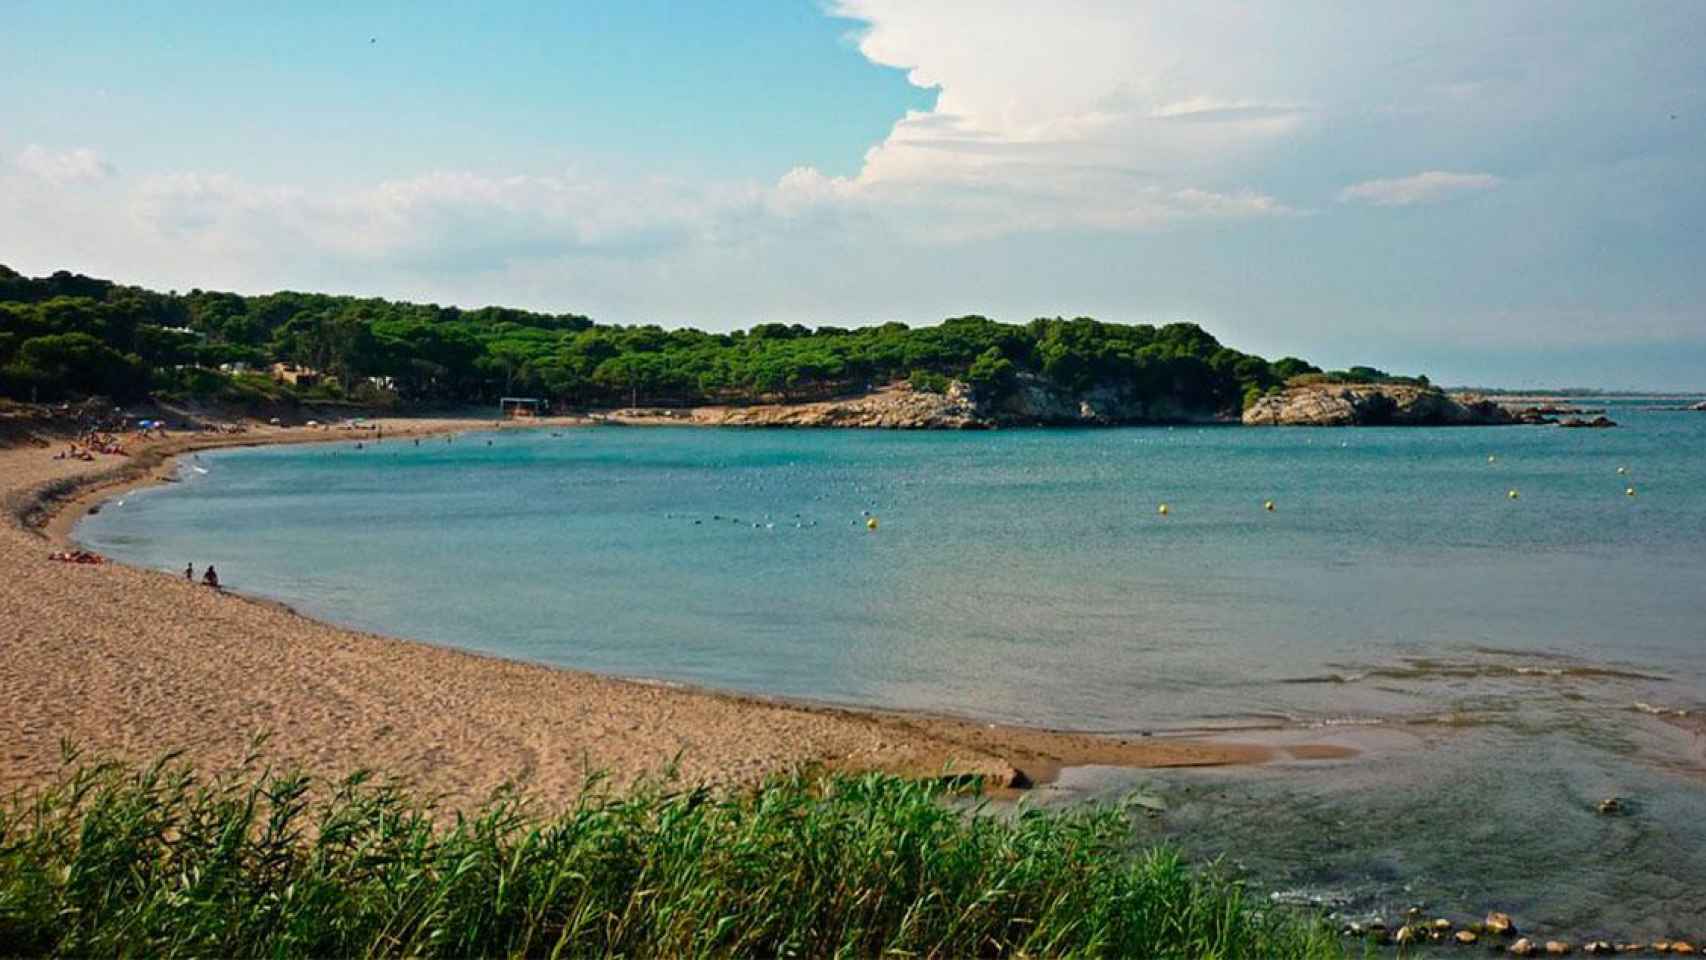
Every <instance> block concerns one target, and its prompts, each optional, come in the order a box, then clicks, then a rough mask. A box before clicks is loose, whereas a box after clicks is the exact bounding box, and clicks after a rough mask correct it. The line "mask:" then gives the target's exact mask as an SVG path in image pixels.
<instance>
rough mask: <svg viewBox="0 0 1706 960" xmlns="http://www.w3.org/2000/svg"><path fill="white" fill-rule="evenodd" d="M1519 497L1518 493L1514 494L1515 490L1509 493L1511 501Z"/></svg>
mask: <svg viewBox="0 0 1706 960" xmlns="http://www.w3.org/2000/svg"><path fill="white" fill-rule="evenodd" d="M1519 496H1521V494H1519V493H1517V492H1516V491H1515V490H1512V491H1511V492H1510V498H1511V499H1512V500H1515V499H1516V498H1517V497H1519Z"/></svg>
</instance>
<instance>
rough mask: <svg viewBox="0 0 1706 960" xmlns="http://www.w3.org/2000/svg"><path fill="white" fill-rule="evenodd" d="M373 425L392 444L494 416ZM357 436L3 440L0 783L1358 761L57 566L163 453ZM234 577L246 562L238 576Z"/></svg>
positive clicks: (110, 569)
mask: <svg viewBox="0 0 1706 960" xmlns="http://www.w3.org/2000/svg"><path fill="white" fill-rule="evenodd" d="M565 422H567V421H565ZM377 423H378V424H379V425H381V426H383V429H384V434H385V438H386V440H385V442H392V441H393V439H395V440H399V441H406V440H407V439H408V438H409V437H411V436H418V435H424V434H434V433H444V432H451V431H462V430H471V429H491V428H493V427H494V426H496V424H494V423H493V422H491V421H476V420H457V419H437V420H428V419H395V420H383V421H377ZM552 425H556V424H554V423H553V422H539V423H534V424H530V426H552ZM351 438H352V435H351V434H348V433H344V432H341V431H338V430H326V429H318V430H314V429H301V428H297V429H286V428H270V427H266V426H261V425H251V426H250V427H249V429H248V430H247V431H246V432H244V433H240V434H213V433H202V434H183V435H179V436H176V437H173V438H171V439H168V440H164V441H155V442H152V443H148V444H139V443H138V442H136V441H132V443H131V445H130V446H131V449H132V452H133V456H131V457H115V456H103V457H99V458H98V459H97V460H96V461H95V462H93V463H86V462H82V461H76V460H54V459H53V454H54V453H55V452H56V450H57V449H63V447H64V443H65V441H64V440H63V439H61V438H52V437H43V438H42V439H43V440H46V441H48V442H50V443H52V444H54V445H50V446H45V447H44V446H39V445H36V443H32V442H30V441H29V440H27V439H23V440H19V441H18V442H17V443H16V445H13V446H11V447H8V448H3V449H0V499H3V500H4V503H5V507H6V509H5V515H4V518H3V519H0V649H3V651H4V655H3V656H0V789H11V788H18V787H27V786H28V785H30V784H32V783H39V782H41V781H43V780H45V779H47V778H50V777H51V776H53V775H54V774H55V773H56V772H57V771H58V770H59V766H60V743H61V741H62V740H65V741H71V742H74V743H76V744H78V745H79V746H81V747H82V748H83V749H84V750H85V751H92V752H97V753H104V754H110V755H117V756H121V757H125V758H129V759H135V760H147V759H152V758H154V757H156V756H158V755H160V754H161V753H163V752H165V751H169V750H175V751H182V752H183V754H184V756H185V757H186V758H187V759H189V760H191V761H193V762H195V763H196V764H198V765H199V766H201V767H203V768H204V769H219V768H223V767H227V766H230V765H232V764H235V763H237V762H239V761H240V760H241V759H242V758H243V757H244V756H245V754H246V753H247V752H248V751H249V749H250V746H251V744H252V742H253V741H254V738H255V737H257V736H259V735H262V734H265V735H267V736H268V737H269V740H268V743H267V747H266V755H267V757H268V758H269V759H270V760H271V761H273V762H275V763H281V764H299V765H301V766H303V767H304V768H306V769H308V770H310V771H311V772H314V773H316V774H319V775H324V776H341V775H343V774H346V773H349V772H352V771H354V770H357V769H373V770H376V771H379V772H381V773H384V774H387V775H390V776H396V777H400V778H402V779H404V780H405V781H408V782H410V783H412V784H414V785H415V786H417V787H418V788H420V789H422V790H425V791H427V792H430V793H432V794H435V795H439V796H442V797H443V798H444V799H445V801H446V802H447V803H449V804H451V805H458V804H464V803H468V802H474V801H478V800H480V799H482V798H484V797H485V796H487V795H488V794H490V792H491V791H493V790H494V789H496V788H498V787H500V786H502V785H504V784H509V783H514V784H518V785H521V786H523V787H524V788H526V789H527V790H528V791H529V792H530V793H532V794H533V795H535V796H537V797H539V798H540V799H542V800H545V801H546V802H554V801H555V802H562V801H565V800H567V799H569V798H571V797H573V796H574V795H575V794H576V793H578V792H579V791H580V789H581V788H582V786H583V784H584V783H585V781H586V779H587V777H588V776H589V774H592V773H594V772H600V773H603V774H606V775H608V777H609V782H610V783H613V784H615V785H625V784H629V783H632V782H633V781H635V780H636V779H639V778H642V777H647V776H655V775H658V774H660V772H662V771H664V770H665V769H666V768H670V767H672V766H673V767H674V769H675V770H676V771H677V773H678V775H679V777H680V778H681V780H683V781H684V782H688V783H707V784H712V785H717V786H738V785H742V784H748V783H752V782H754V781H756V780H758V779H759V778H761V777H763V776H764V775H766V774H770V773H774V772H780V771H786V770H791V769H800V768H806V769H810V768H825V769H835V770H849V771H854V770H882V771H888V772H894V773H901V774H905V775H911V776H935V775H940V774H941V773H942V772H943V771H946V770H951V771H954V772H963V773H977V774H984V775H986V776H988V777H990V778H991V779H992V780H993V781H994V782H996V783H997V784H1001V785H1007V784H1012V785H1013V786H1023V785H1025V784H1027V783H1040V782H1047V781H1048V780H1049V779H1051V778H1053V777H1054V776H1055V775H1056V774H1057V773H1058V771H1059V770H1060V769H1062V768H1063V767H1068V766H1077V765H1084V764H1098V765H1109V766H1128V767H1179V766H1207V765H1226V764H1249V763H1263V762H1268V761H1271V760H1320V759H1334V758H1339V757H1343V756H1346V755H1348V754H1350V753H1352V752H1354V751H1352V750H1350V749H1348V748H1345V747H1343V746H1336V745H1308V744H1304V745H1297V744H1292V745H1290V746H1289V747H1271V746H1267V745H1264V744H1262V743H1259V742H1233V741H1222V740H1208V739H1184V738H1178V739H1175V738H1166V737H1128V738H1114V737H1102V736H1094V735H1087V734H1075V733H1070V732H1061V731H1049V730H1040V729H1029V728H1024V727H1003V726H992V725H987V724H981V723H976V722H972V721H967V720H961V719H955V718H950V717H937V716H927V715H917V714H899V713H891V712H881V711H865V710H857V709H850V708H841V707H835V706H827V705H816V704H802V703H792V702H782V701H776V700H769V699H764V698H758V697H748V696H740V695H734V694H725V693H718V692H714V691H706V690H699V689H692V688H683V687H677V686H670V685H664V684H657V683H647V682H636V681H627V680H622V679H616V678H611V677H603V676H597V675H593V674H588V673H581V672H576V671H571V670H562V669H555V668H549V667H544V666H538V665H534V664H528V663H522V662H516V661H510V660H503V659H499V658H495V657H488V656H482V655H477V654H472V653H465V652H461V651H457V650H451V649H446V648H440V647H434V646H430V645H427V644H422V643H416V642H412V641H408V640H400V639H395V638H390V637H382V636H377V635H374V634H369V633H363V632H358V631H352V630H346V629H341V628H338V627H334V626H330V625H327V624H324V623H320V622H318V621H315V620H311V619H309V618H306V617H302V616H299V615H297V614H295V613H294V612H292V611H291V610H289V609H288V608H286V607H284V606H283V605H281V604H277V603H271V602H265V601H259V600H254V599H249V598H245V597H242V596H238V595H236V594H233V593H230V592H219V591H215V590H212V589H209V588H206V587H203V586H201V585H200V584H198V583H190V582H186V581H185V580H184V578H183V577H182V576H174V575H170V574H166V573H161V572H158V571H151V570H141V569H134V568H130V567H125V566H122V565H118V564H114V563H111V562H109V563H106V564H102V565H77V564H67V563H60V562H55V561H51V560H49V559H47V556H48V554H49V553H50V552H52V551H53V550H56V549H63V548H65V547H66V546H67V545H68V536H69V532H70V530H71V528H72V526H73V525H74V524H75V522H76V520H77V519H78V518H79V517H80V516H82V514H83V513H84V511H86V510H87V509H89V508H90V507H92V506H95V505H97V504H98V503H99V502H101V501H103V500H106V499H108V498H111V497H114V496H117V495H119V494H121V493H122V491H123V490H124V489H127V488H128V487H132V486H136V485H139V484H145V483H154V482H159V481H160V480H161V479H162V478H163V477H166V476H169V475H170V473H171V470H172V467H171V462H170V458H171V457H172V456H175V455H179V454H186V453H189V452H192V451H194V450H199V449H210V448H213V447H219V446H232V445H255V444H264V443H295V442H312V441H328V440H349V439H351ZM38 442H40V441H38ZM185 559H186V561H193V560H194V559H195V558H193V557H186V558H185ZM200 572H201V570H200V565H199V564H198V565H197V575H198V576H199V575H200ZM234 576H235V577H236V578H240V572H238V571H227V577H228V579H230V578H233V577H234Z"/></svg>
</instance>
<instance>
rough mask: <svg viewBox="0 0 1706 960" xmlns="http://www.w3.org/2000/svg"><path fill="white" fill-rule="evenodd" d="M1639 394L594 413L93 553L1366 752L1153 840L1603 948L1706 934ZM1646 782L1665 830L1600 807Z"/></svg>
mask: <svg viewBox="0 0 1706 960" xmlns="http://www.w3.org/2000/svg"><path fill="white" fill-rule="evenodd" d="M1595 405H1596V406H1597V405H1599V404H1597V403H1596V404H1595ZM1610 406H1611V415H1612V416H1613V417H1614V418H1615V419H1617V420H1619V421H1620V422H1622V423H1623V424H1625V426H1624V427H1622V428H1619V429H1616V430H1574V431H1570V430H1556V429H1546V428H1525V427H1510V428H1479V429H1461V428H1460V429H1437V430H1436V429H1357V430H1245V429H1237V428H1202V429H1198V428H1190V429H1184V428H1178V429H1168V428H1142V429H1117V430H1014V431H997V432H992V433H966V434H958V433H887V432H860V431H739V430H701V429H693V428H646V429H640V428H597V429H581V430H566V431H561V432H560V434H559V435H553V434H552V433H550V432H547V431H525V432H504V433H501V434H494V435H469V436H463V437H460V438H457V439H456V440H454V441H453V442H447V441H445V440H444V439H442V438H440V439H437V440H426V441H423V442H422V443H421V445H420V446H419V447H416V446H414V445H413V444H412V443H410V442H408V441H397V440H388V441H386V442H384V443H382V444H378V445H374V444H371V443H370V444H368V445H367V448H366V449H364V450H356V449H355V447H354V445H353V443H349V442H345V443H338V444H331V445H324V446H313V447H278V448H266V449H257V450H239V451H223V452H219V453H210V454H203V455H202V456H201V458H200V459H199V460H197V461H192V462H190V463H188V464H186V465H185V466H184V468H183V472H182V478H183V482H181V483H178V484H175V485H171V486H168V487H162V488H157V489H153V490H147V491H140V492H137V493H133V494H130V495H128V496H127V497H126V498H125V499H124V503H123V504H122V505H111V506H109V507H108V508H107V509H105V510H103V511H102V512H101V513H100V514H98V515H96V516H93V517H91V518H89V519H88V520H87V521H85V522H84V523H83V525H82V526H81V527H80V528H79V532H78V536H79V538H80V539H81V540H83V541H84V542H85V543H87V544H89V545H90V546H91V547H92V548H94V549H98V550H101V551H103V552H106V553H109V554H112V555H115V556H117V557H119V558H121V559H124V560H127V561H130V562H135V563H141V564H145V565H150V566H156V567H160V568H162V569H167V570H181V569H182V568H183V565H184V564H185V563H186V562H191V561H193V562H195V564H196V566H197V568H198V570H199V569H200V567H201V566H202V565H204V564H205V563H207V562H210V561H211V562H213V563H215V564H217V565H218V567H219V570H220V573H221V576H222V578H223V579H224V580H225V581H226V582H227V583H228V584H230V585H231V586H233V587H235V588H236V589H239V590H242V591H245V592H252V593H257V594H262V595H266V596H271V597H276V598H279V599H282V600H285V601H287V602H290V603H291V604H293V605H294V606H296V607H298V608H299V609H301V610H303V611H304V612H307V613H310V614H313V615H316V616H320V617H324V618H327V619H330V620H334V621H338V622H341V623H347V624H351V625H354V626H359V627H364V628H369V629H374V630H379V631H383V632H389V633H395V634H401V635H405V636H410V637H416V638H419V639H423V640H428V641H431V642H436V643H443V644H448V645H454V646H459V647H466V648H470V649H476V650H482V651H487V652H492V653H497V654H502V655H507V656H513V657H521V658H526V659H531V660H537V661H541V662H545V663H552V664H559V665H563V666H569V667H576V668H583V669H591V670H597V671H603V672H609V673H615V674H621V675H629V676H646V677H656V678H662V679H668V680H680V681H688V682H694V683H702V684H707V685H711V686H716V687H726V688H734V689H741V690H749V691H756V692H761V693H770V694H782V695H790V696H800V697H810V698H818V699H825V700H833V701H843V702H850V703H858V704H871V705H881V706H891V707H905V708H923V709H929V710H934V711H942V712H948V713H954V714H963V715H968V716H974V717H978V718H983V719H989V720H1001V721H1012V722H1019V723H1028V724H1040V725H1048V726H1062V727H1071V728H1075V729H1086V730H1106V731H1125V732H1132V731H1157V732H1169V731H1177V730H1181V729H1195V728H1201V727H1212V728H1226V729H1230V730H1233V731H1237V732H1236V733H1234V734H1232V735H1234V736H1244V735H1249V736H1252V737H1258V736H1266V735H1267V734H1265V733H1261V732H1260V731H1259V730H1257V729H1255V728H1264V727H1276V726H1277V727H1281V728H1285V729H1290V728H1295V727H1298V726H1302V727H1315V728H1317V729H1318V731H1319V732H1320V735H1321V736H1322V737H1339V738H1348V739H1350V740H1356V739H1357V738H1358V737H1359V736H1361V737H1362V739H1361V740H1360V741H1359V745H1361V746H1364V747H1366V748H1368V750H1367V752H1366V753H1365V755H1364V756H1363V757H1361V758H1359V759H1358V760H1356V761H1353V762H1351V763H1348V764H1336V765H1334V771H1335V772H1334V773H1333V774H1332V775H1330V776H1321V775H1320V774H1319V772H1318V769H1317V767H1316V766H1315V765H1300V766H1296V767H1288V766H1281V767H1275V768H1267V769H1262V770H1257V771H1239V772H1225V771H1221V772H1215V773H1190V774H1176V775H1169V778H1168V783H1169V784H1174V785H1177V786H1179V787H1181V788H1182V787H1184V786H1189V785H1191V784H1201V783H1216V784H1218V783H1226V784H1234V785H1237V786H1236V787H1235V788H1233V792H1234V794H1236V793H1237V790H1240V789H1242V790H1244V791H1245V792H1246V793H1248V794H1249V795H1250V796H1251V797H1253V798H1255V799H1252V800H1250V801H1248V802H1247V803H1246V804H1244V805H1240V803H1235V802H1230V801H1229V802H1227V803H1225V804H1221V803H1218V802H1209V801H1207V800H1201V799H1199V800H1196V801H1192V802H1191V803H1186V804H1184V805H1182V806H1181V807H1179V808H1178V809H1176V810H1170V811H1169V812H1168V813H1167V814H1164V815H1162V816H1161V817H1160V818H1159V823H1160V824H1161V827H1159V828H1158V829H1164V830H1173V831H1175V834H1176V835H1179V836H1182V837H1186V838H1188V840H1189V842H1190V843H1191V844H1193V845H1194V847H1195V849H1198V850H1199V851H1201V852H1208V851H1211V850H1239V851H1241V852H1243V854H1245V855H1244V859H1245V860H1246V861H1247V862H1248V863H1249V864H1251V866H1252V869H1253V870H1255V871H1256V872H1257V875H1258V876H1259V877H1260V878H1261V879H1262V880H1263V882H1265V883H1271V884H1273V885H1274V886H1275V887H1276V888H1279V887H1304V888H1311V889H1313V888H1320V889H1323V890H1328V889H1335V888H1338V887H1344V888H1346V889H1348V890H1350V891H1352V894H1353V896H1354V898H1356V902H1357V904H1359V905H1362V904H1373V903H1375V902H1376V901H1380V902H1382V903H1384V902H1385V901H1384V900H1382V899H1381V898H1388V899H1389V900H1391V901H1392V902H1396V901H1397V900H1401V899H1404V898H1405V897H1412V896H1423V895H1425V896H1426V897H1428V898H1429V899H1433V900H1435V901H1436V902H1437V903H1438V904H1439V905H1440V907H1441V908H1442V909H1444V908H1446V907H1447V906H1448V905H1449V906H1451V907H1453V908H1455V909H1459V910H1464V911H1473V910H1481V909H1485V908H1486V907H1487V906H1488V905H1490V904H1491V903H1492V902H1493V901H1495V900H1497V902H1499V903H1505V904H1507V905H1510V906H1516V907H1518V908H1519V909H1520V910H1522V911H1528V912H1532V911H1553V912H1554V913H1555V914H1556V916H1553V915H1552V914H1548V916H1549V917H1551V918H1552V919H1550V920H1549V921H1548V922H1554V923H1556V924H1557V925H1558V927H1559V928H1560V929H1562V930H1572V931H1574V930H1586V929H1588V928H1593V927H1595V925H1596V924H1612V925H1614V926H1618V929H1619V930H1621V929H1622V928H1623V927H1624V926H1627V925H1630V924H1633V923H1634V922H1635V920H1634V913H1640V914H1642V915H1646V914H1647V913H1650V912H1651V911H1654V910H1659V911H1669V915H1673V916H1674V915H1679V914H1678V911H1682V912H1684V913H1686V912H1688V911H1692V914H1691V916H1690V917H1689V918H1688V919H1691V920H1692V921H1693V922H1694V923H1696V924H1697V925H1698V926H1699V927H1700V928H1701V932H1700V933H1699V934H1696V935H1697V936H1700V935H1706V902H1702V901H1703V900H1706V897H1702V896H1700V895H1699V892H1700V891H1706V866H1702V865H1701V864H1706V858H1702V856H1701V854H1702V853H1706V816H1703V814H1706V806H1703V805H1702V798H1703V797H1706V760H1703V756H1706V754H1703V746H1702V742H1701V739H1700V737H1699V735H1698V734H1696V733H1693V732H1691V731H1692V730H1694V729H1698V727H1692V728H1691V727H1690V726H1689V724H1691V723H1694V722H1696V721H1697V720H1698V713H1699V712H1700V711H1702V710H1706V595H1703V593H1702V584H1706V455H1703V451H1706V415H1700V414H1689V413H1685V412H1659V411H1654V410H1651V409H1647V405H1646V404H1643V403H1640V402H1619V403H1613V404H1611V405H1610ZM1489 457H1492V458H1494V459H1493V460H1492V461H1491V462H1489ZM1619 467H1627V468H1628V469H1629V471H1630V472H1629V473H1628V474H1627V475H1620V474H1619V473H1618V472H1617V471H1618V468H1619ZM202 471H205V472H202ZM1630 485H1633V487H1634V488H1635V490H1636V494H1637V495H1636V496H1633V497H1630V496H1626V495H1625V488H1626V487H1628V486H1630ZM1513 489H1514V490H1516V491H1518V494H1519V497H1518V499H1514V500H1513V499H1510V498H1509V496H1508V492H1509V491H1511V490H1513ZM1268 499H1272V500H1273V501H1274V502H1275V509H1274V510H1273V511H1272V512H1269V511H1266V510H1264V509H1263V501H1264V500H1268ZM1161 503H1166V504H1167V505H1168V507H1169V513H1168V514H1167V515H1166V516H1161V515H1160V514H1159V513H1158V511H1157V507H1158V505H1159V504H1161ZM867 513H869V514H871V515H873V516H875V517H876V518H877V519H878V520H879V524H880V525H879V528H878V529H877V530H876V531H875V532H871V531H868V530H867V529H866V527H865V520H866V514H867ZM1670 711H1685V712H1688V713H1690V714H1694V715H1695V716H1678V715H1674V714H1670V713H1667V712H1670ZM1370 730H1378V731H1381V733H1380V735H1378V736H1373V737H1372V738H1371V737H1370V736H1369V735H1368V731H1370ZM1122 783H1124V786H1122ZM1129 785H1130V784H1129V783H1128V782H1125V781H1122V779H1121V776H1119V775H1113V774H1106V775H1096V776H1089V775H1086V776H1081V777H1079V778H1078V779H1072V778H1069V779H1068V781H1067V783H1066V784H1065V787H1064V789H1062V790H1058V791H1055V793H1056V794H1057V795H1059V796H1078V795H1098V796H1099V795H1109V794H1110V793H1117V792H1119V791H1120V790H1121V789H1124V788H1125V787H1126V786H1129ZM1613 793H1616V794H1622V795H1626V796H1631V797H1634V798H1636V800H1637V803H1636V812H1635V813H1634V814H1633V815H1631V816H1629V817H1624V818H1618V819H1616V820H1614V821H1610V820H1606V819H1604V818H1599V817H1598V816H1597V815H1595V814H1593V813H1592V812H1591V807H1592V800H1595V799H1597V798H1598V797H1599V796H1602V795H1608V794H1613ZM1191 811H1196V812H1191ZM1226 814H1236V816H1227V815H1226ZM1341 821H1342V822H1343V824H1346V825H1347V826H1342V827H1338V828H1335V827H1334V826H1333V825H1334V824H1336V823H1340V822H1341ZM1187 828H1188V829H1187ZM1406 886H1409V887H1410V888H1411V890H1410V891H1409V892H1406V891H1405V889H1404V888H1405V887H1406ZM1659 888H1663V889H1670V890H1676V889H1685V890H1688V891H1691V892H1693V893H1695V895H1694V896H1693V898H1692V901H1693V902H1692V905H1689V903H1688V900H1687V898H1684V899H1682V900H1679V901H1676V902H1670V901H1666V900H1664V898H1663V896H1662V892H1661V890H1660V889H1659ZM1596 889H1602V893H1603V895H1601V893H1595V892H1594V891H1595V890H1596ZM1423 891H1425V894H1424V893H1423ZM1500 897H1503V898H1505V899H1503V900H1498V898H1500ZM1630 898H1635V899H1636V901H1638V902H1637V903H1635V904H1633V905H1627V906H1619V904H1622V903H1623V902H1624V901H1626V900H1629V899H1630ZM1625 909H1626V910H1628V911H1633V913H1631V914H1629V915H1627V916H1625V915H1622V914H1619V913H1618V911H1619V910H1625ZM1607 932H1617V931H1611V930H1608V931H1607ZM1629 932H1630V933H1631V934H1634V933H1637V932H1640V931H1637V930H1634V929H1631V930H1630V931H1629ZM1659 932H1663V931H1659ZM1619 935H1621V934H1619Z"/></svg>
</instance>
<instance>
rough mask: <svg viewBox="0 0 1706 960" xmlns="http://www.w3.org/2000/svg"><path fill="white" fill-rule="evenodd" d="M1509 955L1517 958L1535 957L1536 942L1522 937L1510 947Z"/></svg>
mask: <svg viewBox="0 0 1706 960" xmlns="http://www.w3.org/2000/svg"><path fill="white" fill-rule="evenodd" d="M1509 953H1510V954H1511V955H1512V956H1517V957H1532V956H1534V941H1533V940H1530V939H1528V938H1527V937H1521V938H1519V939H1518V940H1517V941H1516V942H1515V943H1513V944H1511V945H1510V950H1509Z"/></svg>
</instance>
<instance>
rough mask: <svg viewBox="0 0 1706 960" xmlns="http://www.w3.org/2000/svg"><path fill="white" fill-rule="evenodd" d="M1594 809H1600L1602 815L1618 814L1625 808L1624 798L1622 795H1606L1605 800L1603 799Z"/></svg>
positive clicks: (1611, 815) (1612, 815)
mask: <svg viewBox="0 0 1706 960" xmlns="http://www.w3.org/2000/svg"><path fill="white" fill-rule="evenodd" d="M1594 809H1596V810H1598V811H1599V813H1600V815H1601V816H1605V817H1614V816H1617V815H1618V814H1620V813H1622V812H1623V809H1624V807H1623V798H1622V797H1606V798H1605V799H1604V800H1601V801H1600V802H1599V804H1598V805H1597V806H1596V807H1595V808H1594Z"/></svg>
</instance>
